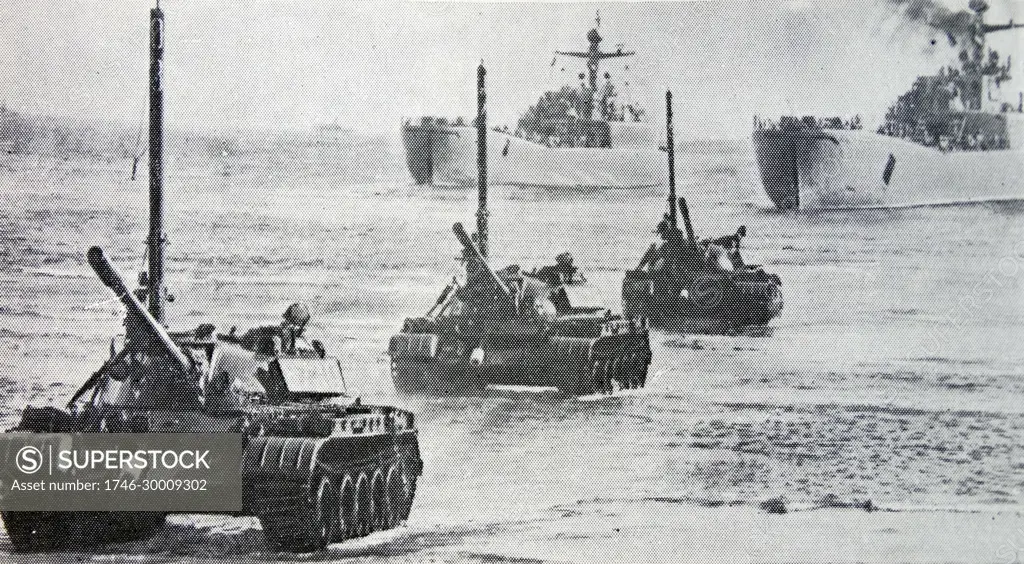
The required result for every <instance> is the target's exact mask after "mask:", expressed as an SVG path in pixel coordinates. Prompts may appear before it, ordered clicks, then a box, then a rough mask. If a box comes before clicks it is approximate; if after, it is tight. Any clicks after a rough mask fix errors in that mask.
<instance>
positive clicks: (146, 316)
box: [3, 7, 423, 552]
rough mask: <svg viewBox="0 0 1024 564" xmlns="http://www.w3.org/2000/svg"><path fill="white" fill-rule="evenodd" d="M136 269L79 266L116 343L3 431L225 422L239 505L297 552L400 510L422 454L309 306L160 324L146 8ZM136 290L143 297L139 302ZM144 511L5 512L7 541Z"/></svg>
mask: <svg viewBox="0 0 1024 564" xmlns="http://www.w3.org/2000/svg"><path fill="white" fill-rule="evenodd" d="M150 14H151V15H150V17H151V27H150V40H151V42H150V46H151V47H150V52H151V64H150V129H149V133H150V138H149V141H150V150H149V155H150V166H149V169H150V185H149V195H150V224H149V228H150V229H149V238H148V246H147V255H148V257H149V259H148V260H149V271H148V273H146V274H145V275H144V276H141V277H140V278H142V279H143V280H144V282H145V283H144V284H143V288H142V289H140V290H138V291H136V292H133V291H131V290H130V289H129V288H128V285H127V284H126V283H125V280H124V278H123V277H122V276H121V275H120V273H119V272H118V271H117V269H116V268H115V267H114V265H113V264H112V263H111V262H110V261H109V260H108V258H107V257H106V255H105V254H104V253H103V251H102V249H100V248H99V247H93V248H91V249H89V252H88V255H87V256H88V261H89V265H90V266H91V267H92V269H93V270H94V271H95V273H96V275H97V276H98V277H99V278H100V280H101V281H102V282H103V284H104V285H106V286H107V287H108V288H109V289H110V290H111V291H113V292H114V294H115V295H116V296H117V297H118V298H119V299H120V300H121V303H122V304H124V306H125V308H126V309H127V316H126V318H125V329H126V340H125V344H124V347H123V348H122V349H121V350H120V351H116V352H115V351H113V350H112V351H111V357H110V359H109V360H107V361H106V362H105V363H104V364H103V366H101V367H100V368H99V369H98V370H97V371H96V372H95V373H93V374H92V376H91V377H89V378H88V379H87V380H86V382H85V383H84V384H83V385H82V386H81V388H79V390H78V391H77V392H76V393H75V394H74V396H73V397H72V398H71V401H70V402H69V403H68V405H67V408H66V409H58V408H55V407H41V408H37V407H31V406H30V407H26V408H25V411H24V413H23V415H22V419H21V422H20V423H19V424H18V425H17V427H15V428H14V429H11V431H10V432H14V433H94V432H108V433H122V432H125V433H148V432H155V431H156V430H159V431H160V432H161V433H231V434H237V435H241V436H242V440H243V444H244V452H243V464H242V468H241V469H240V479H241V480H242V497H243V508H242V512H241V514H243V515H253V516H256V517H258V518H259V520H260V523H261V525H262V527H263V533H264V535H265V536H266V538H267V541H268V543H269V544H270V545H271V546H272V547H275V548H278V549H281V550H286V551H300V552H308V551H314V550H318V549H321V548H323V547H324V546H326V545H327V544H328V543H332V542H340V541H343V540H345V539H349V538H354V537H360V536H364V535H367V534H370V533H372V532H374V531H380V530H385V529H390V528H393V527H395V526H397V525H398V524H400V523H401V522H402V521H404V520H405V519H406V518H408V516H409V512H410V508H411V507H412V501H413V495H414V494H415V491H416V480H417V478H418V477H419V476H420V475H421V473H422V464H423V463H422V461H421V459H420V453H419V442H418V438H417V428H416V424H415V418H414V416H413V414H412V413H409V412H408V411H404V410H401V409H397V408H395V407H391V406H383V405H380V406H375V405H365V404H362V403H361V402H360V399H359V398H358V397H351V396H349V395H348V394H347V392H346V389H345V381H344V378H343V376H342V371H341V365H340V363H339V362H338V360H337V359H336V358H335V357H333V356H330V355H328V354H327V351H326V349H325V348H324V346H323V344H322V343H320V342H319V341H316V340H310V339H308V337H307V335H306V327H307V326H308V324H309V320H310V315H309V311H308V310H307V309H306V307H305V306H302V305H301V304H294V305H292V306H291V307H289V308H288V309H287V310H286V311H285V313H284V321H283V322H282V323H280V324H279V325H269V326H265V327H258V328H255V329H251V330H249V331H247V332H245V333H244V334H241V335H235V333H234V331H232V332H231V333H230V334H219V333H217V330H216V327H215V326H213V325H210V324H204V325H201V326H199V327H197V328H195V329H193V330H189V331H178V332H170V331H168V330H167V329H166V328H165V327H164V317H165V306H166V304H167V302H168V301H169V300H168V299H167V288H166V286H165V284H164V250H165V246H166V244H167V235H166V233H164V231H163V217H164V206H163V127H162V124H163V90H162V84H161V80H162V74H161V72H160V71H161V64H162V60H163V50H164V42H163V36H164V16H163V12H162V11H161V10H160V9H159V7H158V8H155V9H153V10H152V11H151V12H150ZM143 300H144V301H145V302H146V303H145V305H144V304H143V303H142V301H143ZM164 518H165V514H164V513H160V512H151V511H118V512H104V513H97V512H69V511H59V512H35V511H29V512H22V511H4V512H3V521H4V526H5V527H6V529H7V534H8V536H9V537H10V539H11V544H12V545H13V546H14V549H15V550H17V551H22V552H24V551H49V550H61V549H71V550H75V549H79V548H82V547H88V546H93V545H96V544H100V543H104V542H110V541H127V540H134V539H140V538H145V537H148V536H150V535H152V534H154V533H155V532H156V531H157V530H159V529H160V527H161V526H162V525H163V523H164Z"/></svg>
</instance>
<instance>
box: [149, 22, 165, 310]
mask: <svg viewBox="0 0 1024 564" xmlns="http://www.w3.org/2000/svg"><path fill="white" fill-rule="evenodd" d="M149 20H150V21H149V238H148V239H147V241H146V243H147V246H148V252H149V277H148V280H147V281H146V301H147V305H148V306H149V313H150V315H152V316H153V319H155V320H157V321H158V322H160V323H163V322H164V294H166V288H165V287H164V247H165V246H166V245H167V236H166V234H165V233H164V163H163V156H164V90H163V84H162V82H163V65H164V13H163V12H162V11H161V10H160V7H159V4H158V5H157V7H155V8H153V9H152V10H150V12H149Z"/></svg>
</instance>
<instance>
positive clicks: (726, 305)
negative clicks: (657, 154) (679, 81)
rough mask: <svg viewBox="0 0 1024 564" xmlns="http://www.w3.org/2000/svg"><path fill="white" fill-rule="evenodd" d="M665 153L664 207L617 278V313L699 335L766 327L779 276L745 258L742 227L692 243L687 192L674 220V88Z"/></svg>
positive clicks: (777, 302)
mask: <svg viewBox="0 0 1024 564" xmlns="http://www.w3.org/2000/svg"><path fill="white" fill-rule="evenodd" d="M665 98H666V118H667V132H668V135H667V139H668V142H667V148H668V159H669V196H668V213H666V214H665V217H664V219H663V220H662V221H661V222H660V223H659V224H658V228H657V230H656V233H658V234H659V235H660V236H661V239H662V243H661V245H657V244H652V245H651V246H650V248H649V249H647V252H646V253H644V255H643V257H642V258H641V259H640V263H639V265H637V267H636V268H635V269H633V270H630V271H627V272H626V276H625V278H624V279H623V282H622V308H623V313H624V314H625V316H626V317H628V318H630V319H636V318H643V319H649V320H650V322H651V324H652V325H654V326H659V327H665V328H668V329H672V330H681V331H688V332H701V333H724V332H732V331H736V330H739V329H743V328H745V327H750V326H758V325H765V324H767V323H768V322H769V321H771V320H772V319H773V318H774V317H775V316H776V315H778V314H779V312H780V311H782V292H781V291H780V287H781V286H782V281H781V280H780V279H779V277H778V276H776V275H775V274H769V273H767V272H765V271H764V269H762V268H761V267H760V266H756V265H748V264H745V263H744V261H743V257H742V255H741V253H740V244H741V241H742V240H743V237H745V236H746V227H743V226H740V228H739V229H738V230H737V231H736V234H735V235H728V236H725V237H719V238H716V239H710V240H701V241H698V240H697V238H696V237H695V235H694V232H693V224H692V223H691V221H690V212H689V209H688V207H687V205H686V200H685V198H679V199H678V205H679V208H678V209H679V211H680V212H681V213H682V216H683V223H684V226H685V228H686V232H685V233H683V231H682V230H680V229H679V227H678V225H677V219H676V218H677V212H676V204H677V200H676V195H675V162H674V159H675V147H674V141H673V135H672V93H671V92H669V93H667V94H666V97H665Z"/></svg>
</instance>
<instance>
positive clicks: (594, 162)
mask: <svg viewBox="0 0 1024 564" xmlns="http://www.w3.org/2000/svg"><path fill="white" fill-rule="evenodd" d="M476 135H477V132H476V129H474V128H472V127H465V126H446V127H432V128H430V129H429V130H428V129H426V128H423V127H419V126H408V125H406V126H404V127H403V139H404V141H405V146H406V153H407V154H406V159H407V162H408V165H409V172H410V174H412V176H413V179H414V180H415V181H416V183H417V184H428V183H429V184H434V185H436V186H475V185H476V179H477V154H476ZM487 166H488V172H487V175H488V182H489V183H490V184H505V185H514V186H533V187H546V188H644V187H650V186H660V185H662V184H664V183H665V169H666V167H665V155H664V153H663V152H661V151H659V150H658V149H657V147H656V146H654V144H653V143H652V144H651V145H648V146H643V145H639V144H637V145H629V144H623V146H621V147H616V148H611V149H607V148H551V147H547V146H544V145H540V144H538V143H534V142H531V141H527V140H525V139H521V138H519V137H515V136H512V135H508V134H505V133H500V132H497V131H489V132H488V135H487ZM425 171H429V174H428V173H427V172H425Z"/></svg>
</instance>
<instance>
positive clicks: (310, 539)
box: [260, 476, 338, 552]
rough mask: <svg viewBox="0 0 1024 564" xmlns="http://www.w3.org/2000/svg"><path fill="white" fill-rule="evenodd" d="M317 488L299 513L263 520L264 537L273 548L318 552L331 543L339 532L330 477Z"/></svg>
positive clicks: (300, 508) (272, 516)
mask: <svg viewBox="0 0 1024 564" xmlns="http://www.w3.org/2000/svg"><path fill="white" fill-rule="evenodd" d="M317 484H318V485H317V486H316V490H314V491H313V492H312V495H311V496H310V498H309V499H307V500H306V503H305V504H304V506H300V507H299V508H298V511H297V512H296V513H294V514H286V515H261V516H260V525H262V526H263V536H264V537H266V539H267V542H268V543H269V544H270V545H271V546H272V547H274V548H275V549H277V550H281V551H286V552H316V551H318V550H322V549H323V548H324V547H326V546H327V544H328V543H330V542H331V538H332V536H333V535H334V534H335V530H336V529H337V515H338V509H337V502H336V499H337V498H336V497H335V496H336V490H335V489H334V485H333V484H332V483H331V480H330V478H328V477H326V476H324V477H323V478H321V479H320V481H319V482H317Z"/></svg>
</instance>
